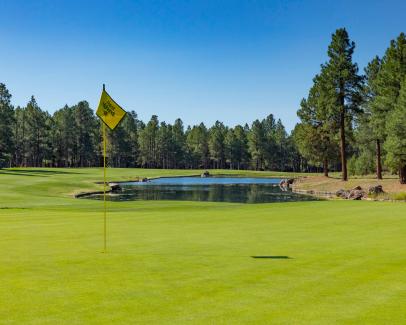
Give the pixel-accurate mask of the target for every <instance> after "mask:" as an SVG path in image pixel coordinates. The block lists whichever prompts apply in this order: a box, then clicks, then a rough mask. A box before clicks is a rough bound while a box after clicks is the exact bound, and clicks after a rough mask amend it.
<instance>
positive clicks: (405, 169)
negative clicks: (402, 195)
mask: <svg viewBox="0 0 406 325" xmlns="http://www.w3.org/2000/svg"><path fill="white" fill-rule="evenodd" d="M399 182H400V184H406V165H403V166H402V167H400V169H399Z"/></svg>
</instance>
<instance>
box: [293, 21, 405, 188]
mask: <svg viewBox="0 0 406 325" xmlns="http://www.w3.org/2000/svg"><path fill="white" fill-rule="evenodd" d="M354 50H355V43H354V42H353V41H351V40H350V38H349V35H348V33H347V31H346V30H345V28H341V29H338V30H337V31H336V32H335V33H334V34H333V35H332V40H331V43H330V45H329V47H328V51H327V54H328V61H327V62H325V63H324V64H322V65H321V68H320V72H319V73H318V74H317V75H316V76H315V77H314V79H313V85H312V87H311V89H310V90H309V94H308V96H307V98H304V99H303V100H302V101H301V104H300V109H299V110H298V112H297V114H298V116H299V118H300V120H301V122H300V123H298V124H297V125H296V127H295V129H294V131H293V136H294V139H295V143H296V144H297V147H298V149H299V152H300V154H301V155H303V157H305V158H306V159H307V160H308V161H309V162H310V163H313V164H317V163H319V164H322V166H323V170H324V174H325V175H326V176H327V175H328V172H329V168H330V167H331V166H334V167H333V168H335V169H336V168H337V166H339V167H338V168H339V169H340V170H341V171H342V180H344V181H346V180H347V179H348V173H350V174H358V175H364V174H370V173H374V172H375V173H376V177H377V178H378V179H382V172H383V170H387V171H391V172H392V173H397V174H398V175H399V180H400V182H401V183H402V184H405V183H406V38H405V34H404V33H401V34H400V35H399V36H398V37H397V38H396V39H395V40H392V41H390V44H389V47H388V48H387V49H386V51H385V54H384V55H383V57H382V58H379V57H378V56H376V57H374V58H373V59H372V60H371V61H370V62H369V63H368V65H367V67H366V68H365V71H364V74H360V73H359V69H358V65H357V64H356V63H355V62H353V54H354ZM348 158H349V159H348ZM347 159H348V162H347Z"/></svg>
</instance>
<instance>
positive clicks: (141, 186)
mask: <svg viewBox="0 0 406 325" xmlns="http://www.w3.org/2000/svg"><path fill="white" fill-rule="evenodd" d="M279 181H280V179H279V178H246V177H207V178H200V177H171V178H159V179H154V180H151V181H148V182H128V183H120V186H121V187H122V191H121V192H120V193H115V194H110V195H109V196H108V200H110V201H136V200H177V201H212V202H237V203H270V202H290V201H312V200H317V199H316V198H315V197H312V196H309V195H303V194H296V193H293V192H291V191H290V190H284V189H281V188H280V187H279V185H278V184H279ZM89 198H93V199H99V200H100V199H103V196H102V195H94V196H91V197H89Z"/></svg>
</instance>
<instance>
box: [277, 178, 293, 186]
mask: <svg viewBox="0 0 406 325" xmlns="http://www.w3.org/2000/svg"><path fill="white" fill-rule="evenodd" d="M294 181H295V180H294V178H285V179H282V180H281V181H280V182H279V186H280V187H289V186H290V185H292V184H293V183H294Z"/></svg>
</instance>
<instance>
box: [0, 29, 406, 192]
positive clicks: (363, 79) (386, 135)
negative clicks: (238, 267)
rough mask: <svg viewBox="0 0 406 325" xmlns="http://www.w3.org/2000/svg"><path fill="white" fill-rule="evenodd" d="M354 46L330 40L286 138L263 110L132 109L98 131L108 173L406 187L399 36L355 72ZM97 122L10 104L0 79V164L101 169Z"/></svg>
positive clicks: (405, 62)
mask: <svg viewBox="0 0 406 325" xmlns="http://www.w3.org/2000/svg"><path fill="white" fill-rule="evenodd" d="M354 51H355V43H354V42H353V41H351V40H350V38H349V35H348V32H347V31H346V29H345V28H340V29H337V30H336V31H335V33H334V34H333V35H332V39H331V43H330V45H329V46H328V49H327V56H328V60H327V61H326V62H325V63H323V64H321V66H320V72H319V73H318V74H317V75H316V76H315V77H314V78H313V85H312V87H311V88H310V90H309V94H308V96H307V98H303V99H302V101H301V102H300V108H299V110H298V111H297V115H298V117H299V118H300V122H299V123H297V125H296V126H295V128H294V130H293V131H292V132H291V133H290V134H288V133H287V132H286V129H285V127H284V126H283V124H282V122H281V120H276V119H275V118H274V116H273V115H272V114H269V115H268V116H267V117H266V118H264V119H262V120H259V119H256V120H254V121H253V122H252V123H251V124H250V125H248V124H247V123H246V124H244V125H236V126H235V127H229V126H226V125H225V124H224V123H222V122H220V121H216V122H215V123H214V125H212V126H210V127H208V126H206V125H205V124H204V123H200V124H196V125H192V126H187V127H185V126H184V124H183V121H182V120H181V119H179V118H178V119H176V120H175V122H174V123H173V124H170V123H167V122H164V121H161V122H160V121H159V119H158V116H156V115H152V117H151V119H150V120H149V121H148V122H146V123H144V122H143V121H141V120H139V119H138V116H137V114H136V113H135V112H134V111H131V112H129V113H128V114H127V115H126V117H125V118H124V120H123V122H122V123H121V124H120V125H119V126H118V127H117V128H116V130H114V132H111V131H108V132H107V136H108V142H107V143H108V147H107V155H108V164H109V165H110V166H111V167H144V168H165V169H167V168H189V169H191V168H204V169H209V168H229V169H253V170H275V171H295V172H303V171H313V172H316V171H319V170H320V167H321V168H322V170H323V172H324V175H325V176H328V175H329V171H330V170H332V171H341V176H342V180H343V181H346V180H348V175H349V174H350V175H355V174H357V175H366V174H371V173H375V174H376V178H377V179H382V173H383V171H389V172H391V173H393V174H398V176H399V180H400V182H401V183H403V184H405V183H406V37H405V34H404V33H400V35H399V36H398V37H397V38H396V39H395V40H391V41H390V44H389V47H388V48H387V49H386V51H385V54H384V55H383V57H382V58H379V57H378V56H375V57H373V59H372V60H371V61H370V62H369V63H368V65H367V67H366V68H365V69H364V74H360V73H359V69H358V65H357V63H355V62H353V54H354ZM100 129H101V125H100V121H99V120H98V119H97V118H96V116H95V114H94V112H93V110H92V109H91V108H90V106H89V103H88V102H87V101H81V102H79V103H78V104H76V105H73V106H68V105H65V106H64V107H63V108H61V109H59V110H57V111H55V112H54V113H53V114H52V115H51V114H49V113H48V112H46V111H43V110H42V109H41V108H40V107H39V106H38V104H37V102H36V100H35V98H34V96H32V97H31V99H30V101H29V102H28V103H27V105H26V106H25V107H17V108H14V107H13V106H12V104H11V94H10V93H9V91H8V90H7V88H6V86H5V85H4V84H1V83H0V167H1V166H27V167H29V166H33V167H40V166H49V167H91V166H100V165H101V146H100V143H101V131H100Z"/></svg>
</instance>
